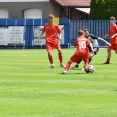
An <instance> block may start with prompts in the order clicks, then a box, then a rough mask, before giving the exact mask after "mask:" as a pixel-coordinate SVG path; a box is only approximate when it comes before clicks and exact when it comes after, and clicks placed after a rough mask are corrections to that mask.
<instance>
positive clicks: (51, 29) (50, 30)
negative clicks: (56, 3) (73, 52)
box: [38, 14, 64, 68]
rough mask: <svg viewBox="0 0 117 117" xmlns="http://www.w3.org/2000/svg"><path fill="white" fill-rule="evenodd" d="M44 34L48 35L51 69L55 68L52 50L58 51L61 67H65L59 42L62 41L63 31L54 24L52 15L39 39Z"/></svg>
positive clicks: (47, 43)
mask: <svg viewBox="0 0 117 117" xmlns="http://www.w3.org/2000/svg"><path fill="white" fill-rule="evenodd" d="M44 32H45V33H46V49H47V53H48V59H49V62H50V64H51V65H50V68H54V63H53V57H52V54H51V50H53V49H57V50H58V57H59V61H60V66H61V67H64V65H63V56H62V51H61V47H60V43H59V41H58V40H61V29H60V28H59V26H58V25H57V24H56V23H54V15H51V14H50V15H49V23H46V24H45V25H44V28H43V30H42V33H41V34H40V35H39V37H38V39H40V38H41V36H42V35H43V33H44Z"/></svg>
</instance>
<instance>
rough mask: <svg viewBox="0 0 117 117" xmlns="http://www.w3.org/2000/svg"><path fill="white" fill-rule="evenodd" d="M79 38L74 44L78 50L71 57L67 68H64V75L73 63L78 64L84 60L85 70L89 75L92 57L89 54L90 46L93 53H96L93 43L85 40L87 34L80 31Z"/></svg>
mask: <svg viewBox="0 0 117 117" xmlns="http://www.w3.org/2000/svg"><path fill="white" fill-rule="evenodd" d="M78 36H79V37H78V38H77V39H76V40H75V42H74V46H75V47H76V48H77V50H76V51H75V53H74V54H73V55H72V56H71V58H70V60H69V61H68V62H67V64H66V67H65V68H64V71H63V73H62V74H66V73H67V71H68V70H69V68H70V65H71V64H72V62H78V61H79V60H81V59H83V61H84V68H85V71H86V73H89V69H88V67H89V65H88V60H89V56H90V52H89V46H90V47H91V51H92V53H93V52H94V50H93V46H92V44H91V42H90V41H89V40H88V39H87V38H85V37H84V36H85V32H84V31H83V30H79V31H78Z"/></svg>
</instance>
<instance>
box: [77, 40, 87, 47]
mask: <svg viewBox="0 0 117 117" xmlns="http://www.w3.org/2000/svg"><path fill="white" fill-rule="evenodd" d="M78 45H79V49H84V48H86V41H81V42H78Z"/></svg>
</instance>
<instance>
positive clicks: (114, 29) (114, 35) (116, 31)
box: [104, 16, 117, 64]
mask: <svg viewBox="0 0 117 117" xmlns="http://www.w3.org/2000/svg"><path fill="white" fill-rule="evenodd" d="M110 24H111V25H110V28H109V31H108V33H107V34H106V35H105V36H104V37H105V38H106V37H108V36H110V38H111V40H110V44H111V46H108V49H107V53H108V55H107V60H106V62H105V63H104V64H110V58H111V50H115V53H116V54H117V25H116V24H115V17H113V16H112V17H110Z"/></svg>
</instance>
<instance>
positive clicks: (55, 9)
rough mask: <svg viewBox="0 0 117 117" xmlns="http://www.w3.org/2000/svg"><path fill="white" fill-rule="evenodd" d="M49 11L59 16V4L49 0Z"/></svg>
mask: <svg viewBox="0 0 117 117" xmlns="http://www.w3.org/2000/svg"><path fill="white" fill-rule="evenodd" d="M50 13H51V14H53V15H54V16H55V17H60V5H58V4H57V3H55V2H54V1H53V0H50Z"/></svg>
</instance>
